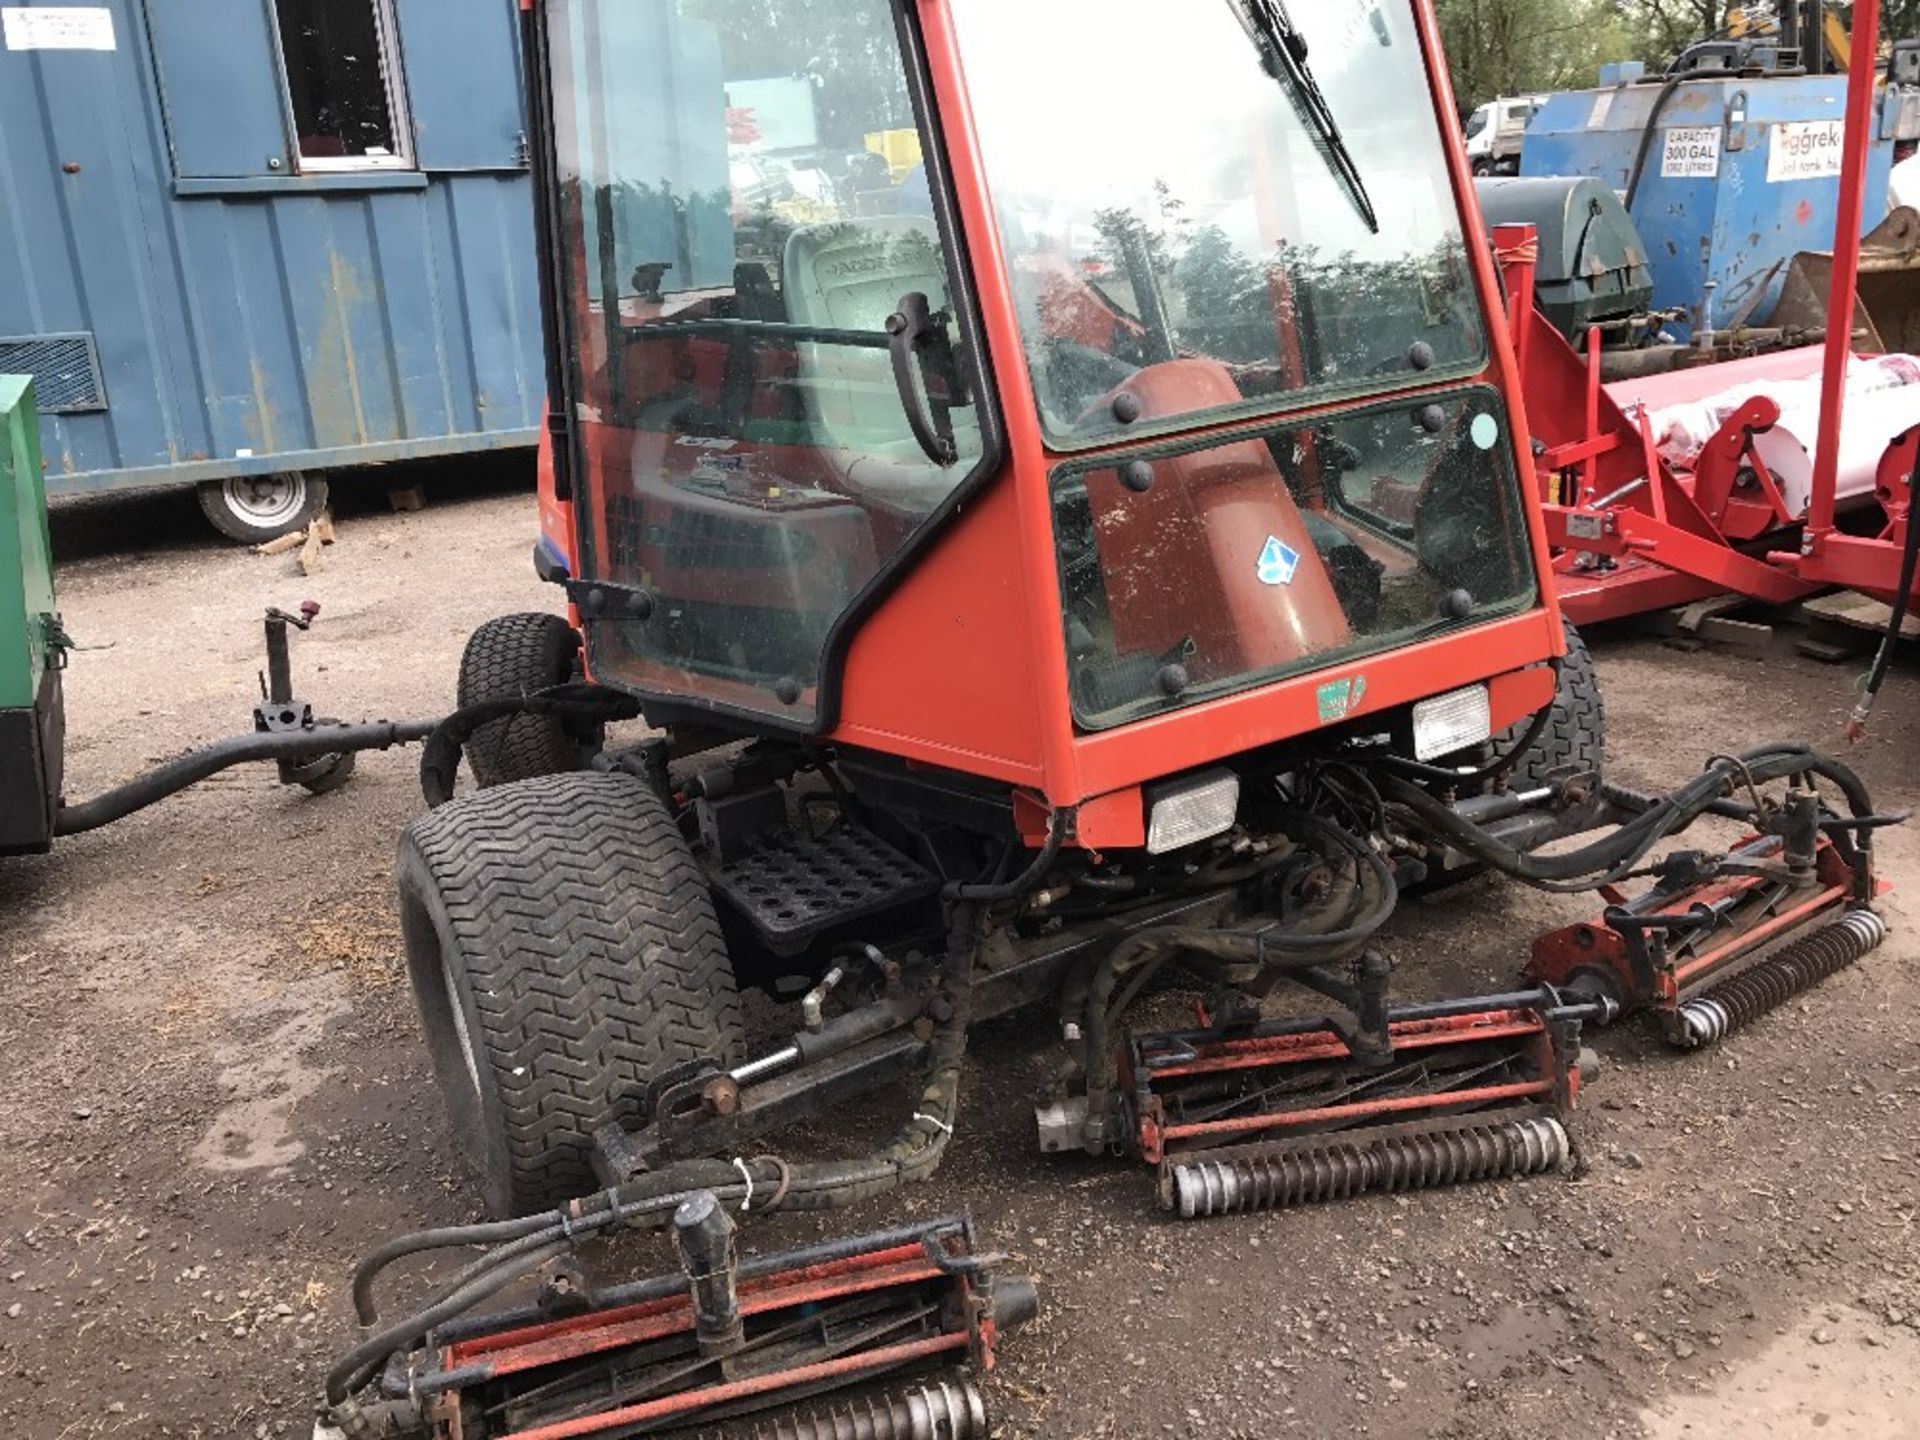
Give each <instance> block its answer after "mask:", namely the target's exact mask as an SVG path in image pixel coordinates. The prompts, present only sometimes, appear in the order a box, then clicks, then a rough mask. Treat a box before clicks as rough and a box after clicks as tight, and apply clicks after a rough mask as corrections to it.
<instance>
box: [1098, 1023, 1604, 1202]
mask: <svg viewBox="0 0 1920 1440" xmlns="http://www.w3.org/2000/svg"><path fill="white" fill-rule="evenodd" d="M1611 1012H1612V1006H1611V1004H1610V1003H1609V1002H1608V1001H1606V1000H1597V1001H1590V1002H1587V1003H1584V1004H1571V1005H1570V1004H1564V1003H1562V1002H1561V1000H1560V998H1559V997H1558V996H1556V995H1554V994H1553V993H1552V992H1551V991H1545V990H1542V991H1534V992H1522V993H1519V994H1513V995H1500V996H1476V997H1471V998H1467V999H1461V1000H1455V1001H1450V1002H1446V1003H1441V1004H1432V1005H1421V1006H1409V1007H1405V1008H1402V1009H1400V1010H1397V1011H1392V1012H1389V1013H1388V1014H1387V1015H1386V1020H1385V1026H1384V1030H1385V1034H1384V1036H1383V1037H1381V1040H1382V1043H1381V1044H1380V1045H1377V1046H1376V1045H1365V1046H1360V1045H1356V1044H1355V1043H1353V1042H1352V1041H1350V1039H1348V1038H1343V1037H1342V1036H1341V1035H1340V1034H1338V1033H1336V1032H1335V1031H1334V1030H1331V1029H1328V1028H1325V1026H1324V1022H1322V1021H1319V1020H1309V1021H1264V1022H1255V1023H1251V1024H1248V1023H1242V1024H1238V1025H1233V1024H1226V1025H1206V1026H1203V1028H1201V1029H1198V1030H1188V1031H1179V1032H1163V1033H1157V1034H1138V1035H1134V1036H1131V1037H1130V1038H1129V1041H1128V1045H1127V1067H1126V1074H1125V1077H1124V1091H1125V1095H1126V1101H1125V1104H1126V1109H1127V1113H1128V1116H1129V1119H1130V1120H1131V1122H1132V1126H1133V1130H1132V1134H1131V1136H1130V1139H1131V1140H1132V1141H1133V1142H1134V1144H1135V1145H1136V1146H1137V1148H1138V1151H1139V1153H1140V1155H1141V1157H1142V1158H1143V1159H1145V1160H1147V1161H1149V1162H1151V1163H1154V1164H1156V1165H1158V1166H1159V1172H1160V1201H1161V1204H1162V1205H1163V1206H1164V1207H1165V1208H1167V1209H1169V1210H1173V1211H1176V1212H1177V1213H1178V1214H1179V1215H1180V1216H1181V1217H1182V1218H1183V1219H1193V1218H1196V1217H1199V1216H1205V1215H1218V1214H1225V1213H1229V1212H1232V1211H1241V1210H1260V1209H1282V1208H1286V1207H1289V1206H1293V1205H1300V1204H1307V1203H1311V1202H1316V1201H1325V1200H1335V1199H1344V1198H1347V1197H1349V1196H1353V1195H1358V1194H1362V1193H1364V1192H1366V1191H1370V1190H1390V1191H1406V1190H1422V1189H1427V1188H1430V1187H1432V1186H1438V1185H1450V1184H1457V1183H1460V1182H1462V1181H1467V1180H1487V1179H1504V1178H1507V1177H1511V1176H1524V1175H1533V1174H1539V1173H1542V1172H1545V1171H1549V1170H1553V1169H1557V1168H1559V1167H1560V1166H1561V1165H1562V1164H1563V1163H1564V1162H1565V1161H1566V1160H1567V1159H1568V1156H1569V1154H1570V1153H1571V1146H1570V1142H1569V1140H1568V1137H1567V1131H1566V1126H1565V1117H1566V1116H1567V1114H1568V1112H1569V1111H1571V1109H1572V1108H1573V1105H1574V1101H1575V1098H1576V1097H1577V1096H1578V1094H1579V1092H1580V1088H1581V1085H1582V1082H1583V1081H1585V1080H1587V1079H1590V1078H1591V1077H1592V1074H1593V1071H1594V1069H1595V1063H1596V1062H1595V1060H1594V1057H1593V1055H1592V1052H1591V1051H1587V1050H1584V1049H1583V1048H1582V1047H1581V1045H1580V1036H1581V1026H1582V1024H1583V1023H1584V1022H1604V1020H1605V1019H1606V1018H1607V1017H1608V1016H1609V1015H1610V1014H1611ZM1363 1057H1364V1060H1363Z"/></svg>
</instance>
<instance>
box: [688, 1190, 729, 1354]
mask: <svg viewBox="0 0 1920 1440" xmlns="http://www.w3.org/2000/svg"><path fill="white" fill-rule="evenodd" d="M733 1235H734V1224H733V1219H732V1217H731V1216H729V1215H728V1214H727V1212H726V1210H725V1208H724V1207H723V1206H722V1205H721V1204H720V1201H719V1198H718V1197H717V1196H716V1195H715V1194H714V1193H713V1192H712V1191H711V1190H702V1191H700V1192H699V1193H698V1194H697V1195H693V1196H691V1197H689V1198H688V1199H686V1200H683V1201H682V1202H681V1203H680V1208H679V1209H678V1210H675V1211H674V1212H673V1243H674V1248H675V1249H677V1250H678V1251H679V1252H680V1264H681V1266H682V1267H683V1268H684V1269H685V1270H686V1272H687V1284H688V1288H689V1291H690V1293H691V1294H692V1296H693V1333H694V1339H695V1340H696V1341H698V1342H699V1345H700V1353H701V1354H702V1355H708V1356H719V1355H731V1354H733V1353H734V1352H735V1351H737V1350H739V1349H740V1348H741V1347H742V1346H743V1345H745V1344H746V1338H747V1337H746V1329H745V1327H744V1325H743V1324H742V1322H741V1319H740V1297H739V1294H738V1291H737V1289H736V1284H737V1281H738V1278H739V1262H738V1260H737V1258H736V1256H735V1254H734V1248H733Z"/></svg>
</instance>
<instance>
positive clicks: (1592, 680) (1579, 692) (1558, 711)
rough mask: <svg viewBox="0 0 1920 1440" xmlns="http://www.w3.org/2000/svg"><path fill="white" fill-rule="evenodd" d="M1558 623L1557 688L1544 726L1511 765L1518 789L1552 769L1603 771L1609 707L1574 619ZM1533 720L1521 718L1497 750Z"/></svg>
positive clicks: (1535, 782)
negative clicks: (1562, 629) (1561, 647)
mask: <svg viewBox="0 0 1920 1440" xmlns="http://www.w3.org/2000/svg"><path fill="white" fill-rule="evenodd" d="M1561 623H1562V624H1564V625H1565V626H1566V631H1567V653H1566V658H1565V659H1563V660H1562V661H1561V662H1560V689H1559V690H1558V692H1556V693H1555V695H1554V697H1553V712H1552V714H1551V715H1549V716H1548V717H1547V724H1546V728H1545V729H1544V730H1542V731H1541V732H1540V735H1539V738H1538V739H1536V740H1535V741H1534V742H1533V744H1532V746H1531V747H1529V749H1528V750H1527V753H1526V754H1524V755H1522V756H1521V757H1520V759H1519V760H1518V761H1517V762H1515V764H1514V767H1513V771H1512V775H1513V780H1512V783H1513V785H1514V786H1515V787H1516V788H1518V789H1526V788H1528V787H1530V786H1534V785H1539V784H1541V783H1543V782H1544V781H1545V780H1546V778H1547V776H1549V775H1551V774H1552V773H1553V772H1555V771H1565V770H1567V769H1570V768H1571V769H1574V770H1583V771H1584V770H1591V771H1594V772H1595V773H1596V774H1598V773H1603V772H1604V770H1605V766H1606V758H1607V710H1606V706H1605V705H1603V704H1602V703H1601V701H1600V676H1599V675H1598V673H1596V672H1595V670H1594V668H1593V656H1592V655H1591V654H1589V653H1588V651H1587V642H1586V641H1585V640H1583V639H1582V638H1581V636H1580V632H1579V631H1578V630H1576V629H1574V628H1573V622H1572V621H1570V620H1563V621H1562V622H1561ZM1532 723H1533V717H1532V716H1528V717H1527V718H1526V719H1525V720H1522V721H1521V722H1520V723H1519V724H1518V725H1515V726H1514V727H1513V728H1512V729H1510V730H1508V731H1507V732H1506V733H1505V734H1504V735H1502V736H1501V737H1500V739H1499V740H1498V741H1497V742H1496V746H1495V748H1497V749H1504V748H1505V747H1506V746H1509V745H1512V744H1514V743H1516V742H1517V741H1518V740H1519V739H1520V737H1521V736H1522V735H1524V734H1525V733H1526V730H1527V727H1528V726H1529V725H1531V724H1532Z"/></svg>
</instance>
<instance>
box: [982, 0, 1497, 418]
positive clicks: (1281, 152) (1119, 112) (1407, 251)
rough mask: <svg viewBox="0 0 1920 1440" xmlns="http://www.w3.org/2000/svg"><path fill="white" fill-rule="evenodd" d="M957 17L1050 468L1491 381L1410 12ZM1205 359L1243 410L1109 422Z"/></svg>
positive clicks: (1195, 0)
mask: <svg viewBox="0 0 1920 1440" xmlns="http://www.w3.org/2000/svg"><path fill="white" fill-rule="evenodd" d="M952 8H953V13H954V19H955V24H956V27H957V31H958V35H959V39H960V47H961V53H962V59H963V61H964V64H965V67H966V75H967V86H968V91H969V94H970V96H971V99H972V105H973V111H974V120H975V126H976V129H977V131H978V135H979V141H980V146H981V149H982V152H983V154H984V158H985V164H986V171H987V180H988V184H989V186H990V188H991V190H992V193H993V203H994V208H995V213H996V216H997V220H998V224H999V228H1000V231H1001V234H1002V238H1003V241H1004V245H1005V249H1006V252H1007V256H1008V260H1009V264H1010V268H1011V271H1012V277H1011V278H1012V284H1013V287H1014V291H1015V301H1016V305H1017V307H1018V310H1019V319H1020V328H1021V333H1022V337H1023V339H1024V342H1025V350H1026V355H1027V361H1028V366H1029V369H1030V370H1031V372H1032V376H1033V385H1034V390H1035V394H1036V398H1037V400H1038V402H1039V407H1040V412H1041V416H1042V419H1043V421H1044V423H1045V426H1046V429H1047V431H1048V433H1049V435H1050V437H1051V438H1052V440H1053V442H1054V443H1055V444H1056V446H1059V447H1061V448H1073V447H1077V446H1083V445H1088V444H1093V443H1098V442H1102V441H1106V440H1110V439H1112V438H1114V436H1115V435H1116V434H1120V433H1139V432H1142V431H1145V430H1148V429H1172V428H1175V427H1176V426H1177V425H1180V424H1183V423H1191V421H1193V420H1194V419H1197V418H1199V417H1202V416H1209V417H1211V416H1212V415H1214V413H1215V412H1228V413H1233V412H1246V411H1253V410H1274V409H1280V408H1283V407H1287V406H1292V405H1298V404H1303V403H1306V402H1309V401H1317V400H1323V399H1325V398H1326V397H1327V396H1328V395H1330V394H1349V393H1360V392H1365V391H1367V390H1369V389H1386V388H1390V387H1394V386H1399V385H1404V384H1406V383H1408V381H1409V380H1410V379H1413V378H1416V377H1419V376H1421V375H1422V374H1423V373H1425V374H1429V375H1442V374H1446V373H1449V372H1451V373H1456V374H1461V373H1466V372H1469V371H1471V370H1473V369H1476V368H1478V366H1479V365H1480V364H1481V363H1482V362H1483V357H1484V353H1485V345H1484V339H1483V335H1482V329H1481V324H1480V319H1479V313H1478V310H1477V305H1476V300H1475V294H1474V285H1473V279H1472V275H1471V272H1470V270H1469V267H1468V263H1467V255H1466V249H1465V245H1464V242H1463V239H1462V235H1461V227H1460V219H1459V214H1458V210H1457V206H1456V204H1455V201H1454V197H1453V192H1452V190H1451V188H1450V186H1449V183H1448V177H1447V167H1446V156H1445V152H1444V149H1443V147H1442V140H1441V136H1440V130H1439V120H1438V115H1437V112H1436V110H1435V107H1434V101H1433V94H1432V87H1431V83H1430V80H1429V77H1428V74H1427V70H1426V66H1425V63H1424V62H1423V60H1422V57H1421V53H1420V47H1419V41H1418V36H1417V33H1416V29H1415V24H1414V17H1413V11H1412V7H1411V5H1410V4H1409V3H1408V0H1319V3H1315V4H1306V3H1300V4H1298V5H1296V6H1294V7H1292V11H1291V15H1290V16H1289V15H1288V14H1287V12H1286V11H1282V10H1277V9H1275V8H1274V7H1272V6H1271V3H1270V0H1268V3H1257V0H1231V3H1230V0H1180V3H1178V4H1171V3H1168V0H1024V3H1020V4H1009V3H1006V0H952ZM1256 12H1257V13H1258V14H1259V15H1264V16H1277V17H1278V18H1277V19H1274V20H1271V21H1269V22H1266V23H1265V25H1264V28H1263V26H1262V25H1258V24H1255V23H1254V21H1253V19H1252V18H1251V17H1253V16H1254V15H1255V14H1256ZM1289 22H1290V23H1291V24H1292V25H1294V26H1297V32H1295V37H1294V40H1293V41H1291V42H1290V41H1288V40H1287V38H1286V36H1285V35H1284V34H1282V33H1280V31H1279V30H1278V29H1277V26H1279V25H1282V24H1286V23H1289ZM1309 91H1312V92H1315V93H1316V94H1317V97H1318V100H1319V101H1320V102H1321V103H1320V104H1319V105H1318V106H1317V107H1316V106H1315V105H1314V104H1313V103H1312V102H1313V98H1314V97H1313V95H1310V94H1309ZM1328 125H1331V126H1332V132H1331V138H1329V130H1328ZM1343 172H1344V173H1343ZM1193 357H1205V358H1207V359H1210V360H1213V361H1217V362H1218V363H1219V364H1220V365H1221V366H1222V367H1224V368H1225V369H1226V371H1227V372H1228V373H1229V374H1230V375H1231V377H1232V380H1233V386H1232V391H1231V394H1229V395H1227V396H1225V397H1222V396H1221V395H1219V394H1217V393H1215V392H1214V391H1213V390H1212V389H1211V388H1209V389H1207V390H1206V391H1205V392H1204V393H1198V394H1195V395H1193V396H1190V397H1186V398H1180V397H1166V398H1167V399H1168V401H1169V402H1170V403H1169V408H1166V409H1163V410H1159V411H1150V412H1148V413H1145V414H1142V415H1130V411H1129V406H1130V402H1128V401H1122V402H1121V407H1120V408H1119V409H1118V410H1116V407H1115V405H1114V403H1113V402H1114V401H1115V400H1116V399H1117V398H1119V397H1120V396H1121V394H1122V392H1123V391H1124V390H1125V389H1126V387H1127V383H1128V381H1129V379H1130V378H1131V377H1132V376H1133V374H1134V373H1135V372H1136V371H1137V370H1139V369H1140V368H1141V367H1143V366H1147V365H1152V364H1156V363H1163V362H1165V361H1169V360H1173V359H1176V358H1193Z"/></svg>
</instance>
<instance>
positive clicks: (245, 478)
mask: <svg viewBox="0 0 1920 1440" xmlns="http://www.w3.org/2000/svg"><path fill="white" fill-rule="evenodd" d="M326 506H327V482H326V481H324V480H322V479H320V478H319V477H318V476H314V475H306V474H303V473H301V472H300V471H298V470H287V471H283V472H282V473H280V474H278V475H236V476H234V477H233V478H232V479H229V480H206V481H202V482H201V485H200V509H201V512H202V513H203V514H204V515H205V516H206V517H207V519H208V520H210V521H211V522H212V523H213V528H214V529H216V530H218V531H219V532H220V533H221V534H222V535H224V536H226V537H227V538H228V539H229V540H238V541H240V542H241V543H242V544H245V545H261V544H265V543H266V542H267V541H269V540H277V539H278V538H279V537H280V536H282V535H287V534H291V533H292V532H293V531H295V530H302V529H305V528H306V525H307V522H308V521H309V520H311V519H313V517H314V516H316V515H318V514H319V513H320V512H321V511H322V510H324V509H325V508H326Z"/></svg>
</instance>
